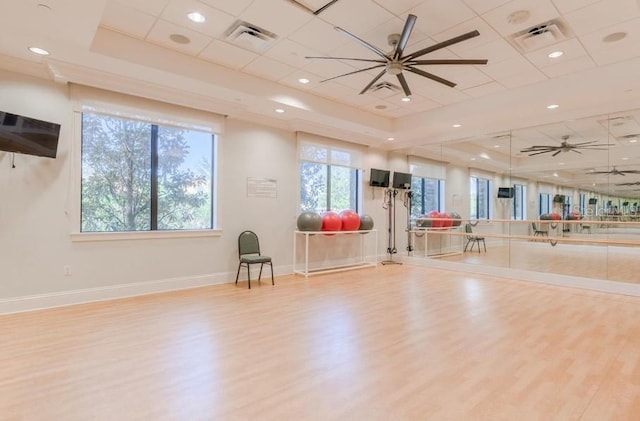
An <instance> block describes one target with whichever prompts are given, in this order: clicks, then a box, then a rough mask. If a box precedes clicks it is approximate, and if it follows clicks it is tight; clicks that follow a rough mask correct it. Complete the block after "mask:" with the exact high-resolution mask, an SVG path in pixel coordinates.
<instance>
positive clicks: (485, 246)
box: [478, 238, 487, 253]
mask: <svg viewBox="0 0 640 421" xmlns="http://www.w3.org/2000/svg"><path fill="white" fill-rule="evenodd" d="M482 245H483V246H484V252H485V253H486V252H487V243H485V242H484V238H483V239H482ZM478 251H480V244H478Z"/></svg>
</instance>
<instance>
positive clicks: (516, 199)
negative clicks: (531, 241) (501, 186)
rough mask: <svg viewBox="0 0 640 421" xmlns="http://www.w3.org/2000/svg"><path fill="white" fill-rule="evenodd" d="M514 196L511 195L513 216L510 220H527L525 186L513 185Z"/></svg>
mask: <svg viewBox="0 0 640 421" xmlns="http://www.w3.org/2000/svg"><path fill="white" fill-rule="evenodd" d="M513 189H514V193H515V194H514V195H513V216H512V219H514V220H516V221H524V220H525V219H527V206H526V202H525V200H526V197H527V186H525V185H523V184H514V185H513Z"/></svg>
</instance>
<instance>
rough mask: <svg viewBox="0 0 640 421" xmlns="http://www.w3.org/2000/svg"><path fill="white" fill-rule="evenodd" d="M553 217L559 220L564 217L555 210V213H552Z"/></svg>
mask: <svg viewBox="0 0 640 421" xmlns="http://www.w3.org/2000/svg"><path fill="white" fill-rule="evenodd" d="M551 219H552V220H554V221H559V220H561V219H562V217H561V216H560V214H559V213H556V212H554V213H552V214H551Z"/></svg>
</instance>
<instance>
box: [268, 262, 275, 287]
mask: <svg viewBox="0 0 640 421" xmlns="http://www.w3.org/2000/svg"><path fill="white" fill-rule="evenodd" d="M269 266H271V285H275V284H276V282H275V281H274V280H273V263H272V262H269Z"/></svg>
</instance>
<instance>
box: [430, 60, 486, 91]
mask: <svg viewBox="0 0 640 421" xmlns="http://www.w3.org/2000/svg"><path fill="white" fill-rule="evenodd" d="M417 67H418V68H420V69H422V70H424V71H427V72H429V73H433V74H434V75H437V76H440V77H442V78H444V79H447V80H450V81H451V82H453V83H455V84H456V89H460V90H465V89H468V88H472V87H474V86H478V85H484V84H485V83H489V82H491V81H492V79H491V78H490V77H489V76H487V75H486V74H485V73H483V72H481V71H480V70H479V68H482V67H484V66H474V65H471V66H469V65H455V66H447V65H445V66H417Z"/></svg>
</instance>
